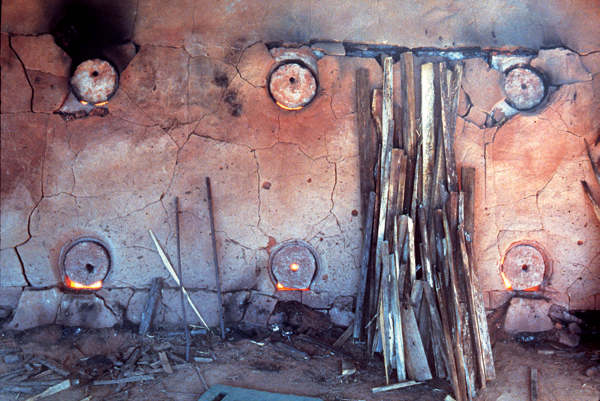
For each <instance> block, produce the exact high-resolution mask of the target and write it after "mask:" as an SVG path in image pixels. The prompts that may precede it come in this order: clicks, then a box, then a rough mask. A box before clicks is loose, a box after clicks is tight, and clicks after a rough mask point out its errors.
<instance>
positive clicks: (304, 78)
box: [267, 60, 318, 110]
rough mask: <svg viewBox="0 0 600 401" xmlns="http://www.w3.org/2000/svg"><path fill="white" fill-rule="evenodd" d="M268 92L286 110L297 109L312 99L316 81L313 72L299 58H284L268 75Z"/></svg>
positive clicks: (316, 87)
mask: <svg viewBox="0 0 600 401" xmlns="http://www.w3.org/2000/svg"><path fill="white" fill-rule="evenodd" d="M267 87H268V90H269V94H270V95H271V97H272V98H273V100H274V101H275V103H277V105H278V106H279V107H281V108H283V109H286V110H299V109H301V108H302V107H304V106H306V105H308V104H309V103H310V102H312V101H313V99H314V98H315V96H316V94H317V89H318V82H317V77H316V74H315V72H314V71H313V70H312V69H311V68H310V67H308V65H307V64H306V63H304V62H303V61H301V60H286V61H285V62H282V63H281V64H279V65H278V66H277V67H275V69H274V70H273V72H271V74H270V75H269V82H268V85H267Z"/></svg>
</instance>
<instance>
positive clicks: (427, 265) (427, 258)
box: [419, 206, 433, 287]
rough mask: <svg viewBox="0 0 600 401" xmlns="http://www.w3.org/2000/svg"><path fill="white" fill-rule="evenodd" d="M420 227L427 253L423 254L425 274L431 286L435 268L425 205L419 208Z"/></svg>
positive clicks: (422, 241)
mask: <svg viewBox="0 0 600 401" xmlns="http://www.w3.org/2000/svg"><path fill="white" fill-rule="evenodd" d="M419 228H420V231H421V243H422V244H423V248H424V250H425V254H424V255H421V262H422V263H423V275H424V277H425V280H426V281H427V283H429V286H430V287H433V273H432V272H433V270H432V266H431V248H430V245H429V231H428V230H427V211H426V210H425V207H424V206H421V207H420V208H419Z"/></svg>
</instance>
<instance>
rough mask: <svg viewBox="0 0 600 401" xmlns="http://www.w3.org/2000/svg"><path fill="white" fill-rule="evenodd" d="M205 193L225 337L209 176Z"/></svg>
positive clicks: (223, 337)
mask: <svg viewBox="0 0 600 401" xmlns="http://www.w3.org/2000/svg"><path fill="white" fill-rule="evenodd" d="M206 193H207V198H208V213H209V214H210V232H211V237H212V247H213V258H214V259H213V260H214V263H215V276H216V280H217V299H218V302H219V318H220V319H221V338H222V339H223V340H224V339H225V317H224V316H223V301H222V299H221V279H220V274H219V258H218V257H217V233H216V231H215V216H214V212H213V202H212V192H211V190H210V178H208V177H206Z"/></svg>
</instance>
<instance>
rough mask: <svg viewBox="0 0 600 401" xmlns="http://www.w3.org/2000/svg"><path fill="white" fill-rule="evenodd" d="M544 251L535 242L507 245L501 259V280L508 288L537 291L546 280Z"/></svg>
mask: <svg viewBox="0 0 600 401" xmlns="http://www.w3.org/2000/svg"><path fill="white" fill-rule="evenodd" d="M547 259H548V258H547V257H546V256H545V251H544V250H543V248H542V247H541V246H539V245H537V244H532V243H523V242H521V243H516V244H513V245H511V246H510V247H509V249H508V250H507V251H506V253H505V254H504V259H503V260H502V266H501V268H502V270H501V275H502V280H503V281H504V285H505V286H506V288H507V289H509V290H512V289H514V290H522V291H537V290H539V289H540V286H541V285H542V284H543V283H544V281H547V277H548V276H549V272H548V269H547V263H546V260H547Z"/></svg>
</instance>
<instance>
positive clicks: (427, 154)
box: [421, 63, 435, 216]
mask: <svg viewBox="0 0 600 401" xmlns="http://www.w3.org/2000/svg"><path fill="white" fill-rule="evenodd" d="M434 103H435V90H434V85H433V64H432V63H426V64H423V65H421V135H422V136H423V139H422V141H423V149H422V152H421V153H422V157H423V206H424V207H425V211H426V212H427V213H426V214H427V216H429V210H430V206H431V188H432V181H433V168H434V164H435V132H434Z"/></svg>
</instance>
